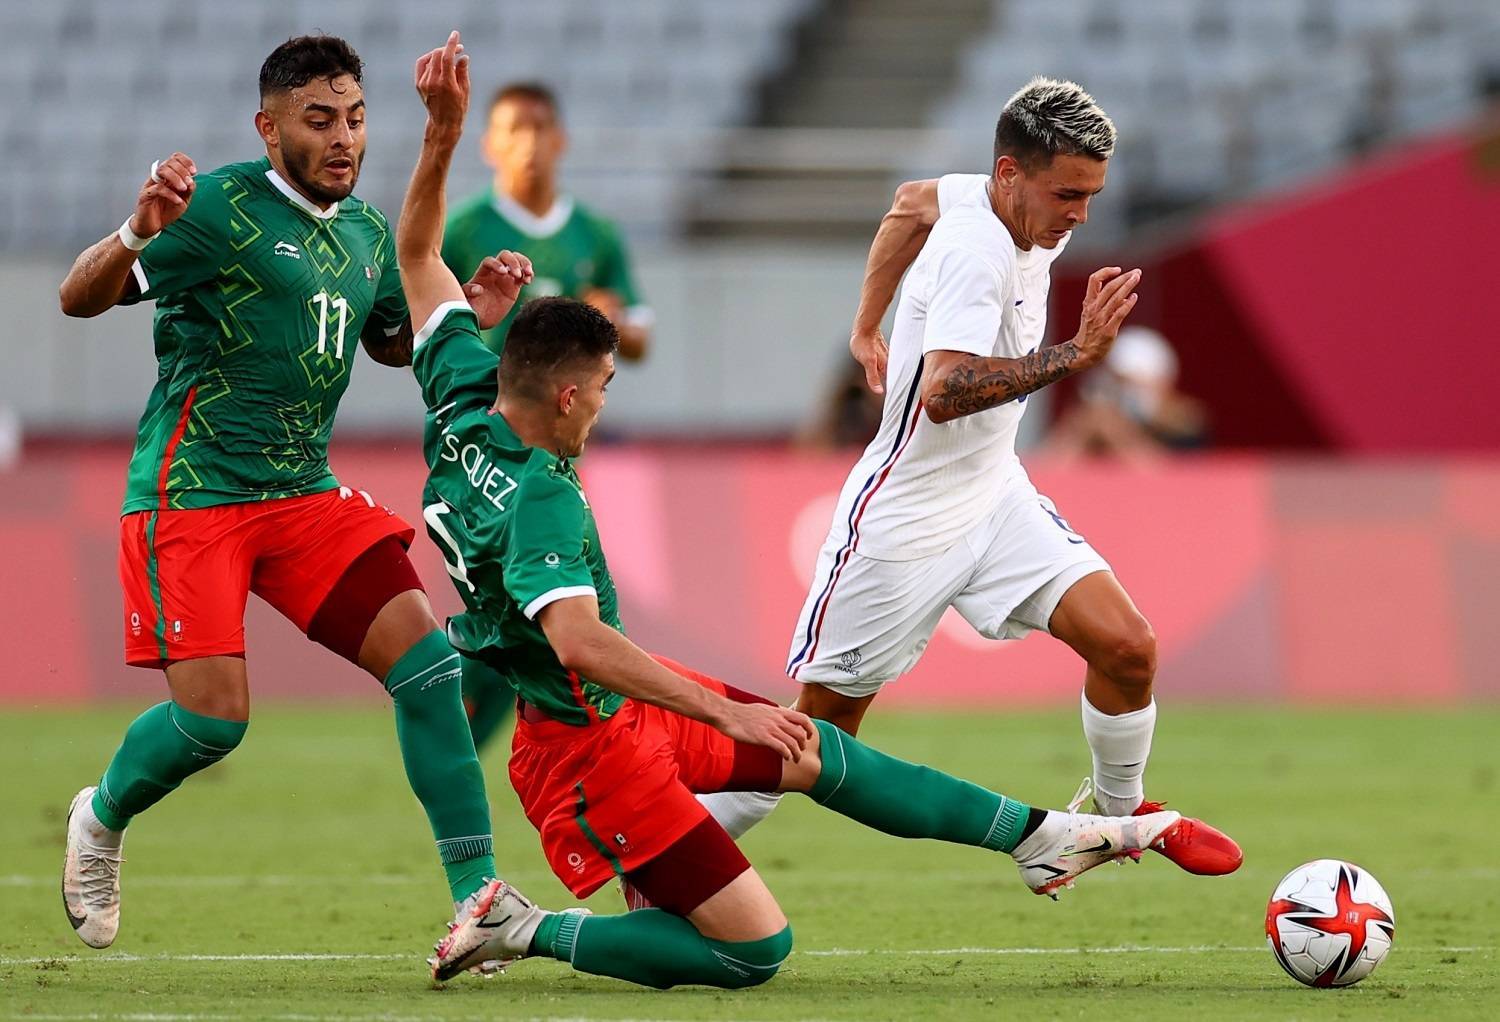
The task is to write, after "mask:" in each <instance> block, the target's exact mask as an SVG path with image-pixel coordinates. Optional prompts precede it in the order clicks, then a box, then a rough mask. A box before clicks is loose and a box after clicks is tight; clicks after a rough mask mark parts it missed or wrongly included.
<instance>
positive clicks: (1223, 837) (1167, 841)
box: [1068, 777, 1245, 877]
mask: <svg viewBox="0 0 1500 1022" xmlns="http://www.w3.org/2000/svg"><path fill="white" fill-rule="evenodd" d="M1093 793H1094V782H1093V778H1090V777H1085V778H1084V779H1083V784H1082V785H1080V786H1079V788H1078V793H1077V794H1076V795H1074V796H1073V801H1072V802H1070V803H1068V812H1070V813H1076V812H1077V811H1078V809H1079V807H1080V806H1082V805H1083V803H1084V802H1085V801H1087V800H1088V798H1089V796H1090V795H1092V794H1093ZM1165 806H1166V803H1165V802H1149V801H1148V802H1142V803H1141V804H1140V805H1138V806H1136V808H1135V812H1133V813H1131V814H1130V815H1132V816H1149V815H1150V814H1152V813H1159V812H1161V811H1162V810H1163V807H1165ZM1094 808H1095V811H1098V808H1099V807H1098V803H1097V802H1096V803H1095V805H1094ZM1151 849H1152V851H1156V852H1160V853H1161V854H1162V855H1165V856H1166V857H1167V858H1168V859H1171V860H1172V861H1173V862H1174V863H1176V864H1177V865H1178V866H1180V867H1181V868H1182V869H1183V870H1185V871H1187V872H1188V873H1195V874H1197V875H1198V876H1206V877H1217V876H1223V875H1224V874H1226V873H1233V872H1234V871H1235V870H1237V869H1239V868H1240V863H1242V862H1244V861H1245V853H1244V852H1243V851H1241V850H1240V846H1239V845H1238V844H1236V843H1235V841H1234V839H1233V838H1231V837H1230V836H1229V835H1228V834H1225V833H1224V832H1223V831H1222V830H1219V829H1218V828H1217V827H1210V826H1209V825H1208V824H1206V823H1204V822H1203V821H1202V820H1195V819H1193V818H1192V817H1191V816H1184V817H1183V818H1182V819H1180V820H1178V821H1177V822H1176V823H1174V824H1173V825H1172V826H1170V827H1168V828H1167V829H1166V830H1164V831H1162V833H1161V835H1160V836H1159V837H1157V838H1156V840H1154V841H1152V842H1151ZM1128 858H1130V859H1133V860H1135V861H1136V862H1140V861H1141V853H1140V852H1132V853H1130V855H1129V856H1128Z"/></svg>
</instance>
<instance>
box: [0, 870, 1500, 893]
mask: <svg viewBox="0 0 1500 1022" xmlns="http://www.w3.org/2000/svg"><path fill="white" fill-rule="evenodd" d="M1283 872H1284V871H1282V870H1279V869H1278V870H1267V869H1249V868H1242V869H1241V870H1240V871H1239V875H1240V876H1241V877H1244V876H1245V875H1247V874H1248V875H1250V876H1265V877H1267V878H1275V879H1279V878H1280V877H1281V876H1282V875H1283ZM876 875H877V874H875V873H873V872H871V873H868V874H866V873H861V872H860V871H858V870H841V871H840V872H839V874H838V876H837V877H836V879H838V880H843V881H858V882H863V880H864V878H865V877H866V876H876ZM878 875H879V876H884V875H885V874H883V873H881V874H878ZM924 876H925V877H926V878H928V879H933V880H951V881H962V882H965V883H972V882H973V880H974V874H973V873H972V872H966V871H961V870H951V871H945V872H936V873H926V874H924ZM1404 876H1406V877H1407V878H1409V879H1413V880H1500V867H1497V866H1473V867H1468V868H1465V869H1414V870H1408V871H1407V872H1406V873H1405V874H1404ZM1125 877H1127V874H1125V873H1116V872H1114V871H1107V872H1105V871H1101V872H1097V873H1094V874H1093V875H1092V876H1090V877H1089V883H1091V884H1094V883H1099V882H1101V881H1102V882H1113V881H1116V880H1119V879H1121V878H1125ZM57 882H58V878H57V876H56V874H47V875H42V876H38V875H35V874H27V873H10V874H0V887H48V888H50V887H56V886H57ZM127 882H128V883H129V884H130V886H132V887H255V886H261V887H292V888H299V887H333V886H337V885H340V884H354V883H357V884H359V885H360V886H362V887H411V886H417V885H426V884H429V883H437V881H436V880H434V879H433V878H432V877H431V876H429V875H427V874H426V873H423V874H421V875H416V874H407V873H377V874H373V875H370V876H352V875H349V874H341V875H339V876H312V875H309V874H300V873H298V874H277V873H261V874H226V875H222V876H134V877H131V878H130V879H129V881H127Z"/></svg>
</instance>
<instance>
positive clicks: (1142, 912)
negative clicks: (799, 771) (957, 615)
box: [0, 703, 1500, 1022]
mask: <svg viewBox="0 0 1500 1022" xmlns="http://www.w3.org/2000/svg"><path fill="white" fill-rule="evenodd" d="M132 714H133V710H132V709H126V708H107V709H91V710H87V711H77V712H67V713H52V712H49V713H14V712H11V713H6V714H4V715H3V716H0V777H3V778H4V784H3V785H0V922H3V925H0V1018H5V1019H34V1020H58V1022H60V1020H65V1019H88V1020H96V1019H100V1020H103V1019H121V1020H137V1022H190V1020H199V1019H203V1020H209V1019H215V1020H216V1019H238V1018H268V1019H283V1020H287V1022H317V1020H323V1019H345V1018H349V1019H352V1018H367V1019H388V1020H407V1019H410V1020H416V1019H490V1018H571V1019H721V1018H722V1019H901V1018H913V1019H926V1020H935V1019H949V1018H986V1019H1007V1018H1015V1019H1052V1018H1084V1019H1099V1018H1104V1017H1109V1018H1149V1019H1151V1020H1153V1022H1161V1020H1166V1019H1178V1018H1183V1019H1188V1018H1190V1019H1195V1020H1197V1019H1203V1018H1212V1019H1215V1020H1218V1019H1325V1018H1327V1019H1333V1018H1339V1019H1383V1018H1391V1019H1409V1018H1421V1019H1424V1020H1432V1019H1448V1018H1472V1019H1493V1018H1496V1017H1500V852H1497V849H1500V820H1497V812H1496V811H1497V809H1500V777H1497V769H1500V768H1497V763H1500V752H1497V742H1496V736H1497V735H1500V712H1497V711H1495V710H1493V709H1485V710H1479V709H1468V710H1464V711H1460V712H1454V713H1414V712H1401V713H1394V712H1392V713H1346V712H1333V711H1328V712H1323V711H1267V710H1246V709H1242V708H1233V707H1222V708H1215V709H1207V708H1197V709H1187V708H1183V707H1178V706H1173V705H1171V704H1170V703H1167V704H1165V705H1164V706H1163V713H1162V718H1161V724H1160V727H1159V729H1158V731H1157V737H1156V749H1155V752H1154V754H1153V757H1152V761H1151V772H1150V774H1149V775H1148V780H1149V782H1150V783H1149V786H1148V791H1149V792H1150V794H1151V795H1152V796H1153V797H1156V798H1166V799H1168V800H1170V801H1171V803H1172V804H1173V805H1174V806H1176V807H1179V808H1181V809H1182V810H1184V811H1186V812H1189V813H1196V814H1200V815H1203V816H1205V817H1207V818H1209V819H1211V820H1213V821H1214V822H1215V823H1217V824H1219V825H1220V826H1222V827H1224V828H1225V829H1226V830H1228V831H1229V832H1230V833H1232V834H1234V835H1236V836H1237V837H1238V838H1239V839H1240V841H1241V842H1242V843H1243V844H1244V847H1245V851H1246V862H1245V866H1244V868H1243V869H1242V870H1241V871H1240V872H1239V873H1238V874H1237V875H1235V876H1232V877H1228V878H1220V879H1204V878H1195V877H1189V876H1187V875H1185V874H1182V873H1180V872H1178V871H1177V870H1176V869H1175V868H1174V867H1173V866H1172V865H1171V864H1170V863H1168V862H1166V861H1165V860H1164V859H1161V858H1160V857H1157V856H1148V857H1147V861H1146V862H1144V863H1143V864H1141V865H1138V866H1134V865H1126V866H1119V867H1115V866H1109V867H1104V868H1102V869H1099V870H1095V871H1094V872H1092V873H1090V874H1089V875H1088V876H1086V877H1084V878H1083V879H1082V880H1081V881H1080V882H1079V884H1078V888H1077V890H1075V891H1072V892H1068V893H1066V894H1065V895H1064V896H1063V899H1062V901H1061V902H1059V903H1057V904H1054V903H1052V902H1050V901H1047V900H1046V899H1042V898H1037V897H1034V896H1033V895H1031V894H1030V893H1028V892H1027V891H1026V890H1025V889H1024V888H1023V887H1022V885H1021V883H1020V881H1019V879H1018V878H1017V876H1016V872H1015V869H1014V867H1013V866H1012V865H1011V864H1010V861H1009V860H1008V858H1006V857H1005V856H1002V855H998V854H994V853H985V852H980V851H975V850H971V849H966V848H955V847H951V846H944V845H938V844H933V843H915V842H902V841H898V840H895V839H892V838H887V837H884V836H883V835H879V834H874V833H870V832H867V831H864V830H862V829H861V828H859V827H858V826H856V825H854V824H852V823H850V822H849V821H846V820H843V819H841V818H839V817H836V816H834V815H832V814H829V813H826V812H824V811H822V810H819V809H818V808H817V807H816V806H814V805H812V804H811V803H809V802H807V801H806V800H805V799H798V798H795V797H791V798H788V800H787V802H786V804H785V805H783V806H782V808H781V809H780V810H778V812H777V813H776V815H774V816H773V817H772V818H771V819H770V820H769V821H768V822H767V823H766V824H765V825H764V826H762V827H761V828H760V829H759V830H758V831H756V832H754V833H753V834H751V835H750V837H749V838H748V839H747V841H746V847H747V851H748V853H749V855H750V858H751V859H752V861H754V862H755V863H756V864H757V865H758V866H759V868H760V869H761V871H762V872H763V873H764V875H765V877H766V879H767V881H768V882H769V883H770V885H771V888H772V890H774V891H775V892H776V893H777V895H778V896H779V897H780V899H781V902H782V905H783V907H784V908H785V909H786V912H787V915H788V916H789V917H790V918H791V920H792V925H793V928H794V931H795V933H796V938H797V950H796V951H795V952H794V954H793V956H792V958H791V959H790V960H789V961H788V962H787V964H786V966H785V967H784V968H783V970H782V972H781V974H780V975H779V976H778V977H777V978H776V979H774V980H773V981H771V983H769V984H767V985H766V986H763V987H760V988H758V989H755V990H749V991H744V992H740V993H722V992H718V991H712V990H706V989H692V988H689V989H680V990H676V991H671V992H666V993H659V992H656V991H650V990H644V989H639V988H635V987H631V986H628V985H627V984H624V983H620V982H616V981H613V980H605V979H597V978H594V977H588V976H580V975H575V974H573V973H572V972H571V971H570V970H569V969H567V968H566V967H565V966H563V965H561V964H560V963H556V962H550V961H527V962H522V963H520V964H518V965H516V966H514V967H513V968H512V969H511V970H510V972H509V974H507V975H505V976H503V977H501V978H498V979H494V980H488V981H486V980H480V979H478V978H472V977H464V978H463V979H461V980H458V981H455V982H452V983H449V984H447V985H446V987H444V988H436V987H434V986H433V984H432V983H431V982H430V981H429V980H428V979H427V978H426V975H425V972H424V967H423V965H422V957H423V954H424V952H425V951H426V950H427V948H428V947H429V946H430V945H431V943H432V942H433V941H434V940H435V939H436V938H437V937H438V935H439V934H440V932H441V929H442V924H443V923H444V922H445V921H446V916H447V909H448V903H447V899H446V889H445V888H444V886H443V884H442V881H441V874H440V871H439V869H438V866H437V859H436V855H435V853H434V852H433V849H432V846H431V843H430V841H429V839H428V834H427V826H426V821H425V819H424V818H423V817H422V815H421V812H420V809H419V808H418V806H417V805H416V802H415V800H414V799H413V798H412V797H411V795H410V793H409V792H408V791H407V790H406V787H405V781H404V778H403V775H402V772H401V767H400V763H399V761H398V758H397V755H396V745H395V739H394V736H393V735H392V733H391V731H392V728H391V722H390V720H389V717H388V715H387V714H386V713H384V712H382V711H381V710H380V709H379V708H371V709H353V710H351V709H348V708H330V709H326V710H325V709H316V708H285V707H283V708H270V709H265V710H264V711H263V712H258V714H257V716H256V719H255V721H254V723H253V724H252V727H251V729H250V733H249V736H248V737H247V739H246V743H245V745H244V746H242V747H241V748H240V750H239V751H238V752H236V753H235V755H234V756H232V757H231V758H230V759H229V760H228V761H227V762H226V763H224V764H222V765H220V766H217V767H214V768H213V769H211V770H210V771H208V772H207V773H206V774H203V775H200V776H198V777H195V778H193V779H192V780H190V781H189V782H188V783H187V784H186V785H185V786H184V787H183V789H182V790H181V791H179V792H178V793H177V794H175V795H174V796H172V797H171V798H169V799H168V800H166V801H165V802H164V803H162V804H161V805H160V806H158V807H157V808H155V809H153V810H152V811H151V812H150V813H149V814H146V815H143V816H142V817H141V818H140V819H139V820H138V821H137V822H136V825H135V826H134V827H132V829H131V834H130V839H129V841H128V842H127V845H126V854H127V857H128V861H127V863H126V864H125V869H124V917H123V919H124V921H123V925H122V928H121V935H120V938H119V940H118V941H117V942H116V944H115V946H114V947H113V948H111V949H110V950H109V951H107V952H93V951H90V950H89V949H88V948H85V947H84V946H83V945H82V944H80V943H79V942H78V940H77V939H76V938H75V937H74V936H73V934H72V932H71V931H70V929H69V928H68V925H67V922H66V919H65V918H64V915H63V911H62V906H61V903H60V899H59V896H58V892H57V870H58V868H59V864H60V860H61V848H62V826H63V815H64V813H65V811H66V807H67V803H68V800H69V798H70V797H71V796H72V794H73V792H74V791H75V790H76V789H77V788H79V787H81V786H82V785H83V784H85V783H91V782H92V781H93V780H94V779H95V778H96V777H97V775H98V773H99V771H100V769H101V768H102V767H103V765H104V763H105V761H106V759H107V757H108V756H109V754H110V752H111V751H112V750H113V748H114V746H115V744H116V742H117V741H118V739H119V736H120V734H121V732H122V731H123V729H124V726H125V724H126V723H127V722H128V720H129V719H130V717H131V716H132ZM865 737H866V738H867V739H868V740H870V741H871V742H872V743H874V744H876V745H879V746H881V747H883V748H885V749H887V750H889V751H891V752H894V753H897V754H900V755H904V756H907V757H909V758H912V759H916V760H921V761H925V762H929V763H933V764H936V765H940V766H942V767H944V768H946V769H948V770H951V771H953V772H955V773H958V774H960V775H962V776H965V777H968V778H971V779H973V780H976V781H979V782H982V783H984V784H986V785H989V786H991V787H994V788H997V789H999V790H1001V791H1005V792H1007V793H1010V794H1012V795H1015V796H1017V797H1019V798H1022V799H1026V800H1034V801H1037V802H1042V803H1049V804H1051V805H1054V806H1056V805H1058V804H1060V803H1061V802H1063V801H1065V800H1066V799H1067V798H1068V797H1069V796H1070V795H1071V794H1072V792H1073V788H1074V786H1075V785H1076V784H1077V782H1078V780H1079V778H1081V777H1082V776H1083V774H1084V773H1085V772H1086V769H1087V763H1088V755H1087V748H1086V746H1085V745H1084V743H1083V739H1082V737H1081V736H1080V734H1079V726H1078V721H1077V717H1076V714H1073V713H1067V712H1055V713H1017V714H993V713H977V712H976V713H964V714H935V713H934V714H910V713H904V714H897V713H881V712H880V711H879V709H878V708H877V710H876V712H875V713H874V714H873V715H872V718H871V721H870V725H869V727H868V730H867V732H866V735H865ZM486 758H487V763H486V767H487V774H488V776H489V778H490V790H491V798H492V801H493V802H494V804H495V807H496V812H495V828H496V839H497V852H498V856H499V861H500V863H501V869H502V870H503V872H504V873H505V874H507V875H508V876H509V877H510V879H512V880H513V881H515V882H516V884H517V885H518V886H519V887H520V888H521V889H522V890H523V891H526V892H527V893H528V894H529V895H530V896H531V897H533V898H536V899H538V900H539V901H541V902H543V903H544V904H550V905H553V906H558V907H562V906H565V905H567V904H570V903H571V900H570V899H568V898H567V896H566V895H565V893H564V891H563V889H562V887H561V886H560V885H559V884H558V883H557V882H556V881H555V880H553V879H552V877H551V875H550V874H549V873H547V872H546V869H545V866H544V865H543V862H542V859H541V855H540V852H539V851H538V848H537V844H536V839H535V835H534V833H533V832H532V830H531V828H530V826H529V825H527V823H526V821H525V820H524V819H523V818H522V816H521V814H520V812H519V810H518V808H517V806H516V802H515V798H514V796H513V794H512V793H511V791H510V788H509V785H508V783H506V782H505V780H504V774H503V761H502V755H501V753H500V751H499V750H495V751H493V752H492V753H491V754H490V755H489V756H487V757H486ZM1319 856H1332V857H1341V858H1348V859H1352V860H1354V861H1356V862H1359V863H1361V864H1362V865H1364V866H1365V867H1366V868H1368V869H1370V870H1371V871H1372V872H1373V873H1374V874H1375V876H1376V877H1378V878H1379V879H1380V881H1381V882H1382V883H1383V884H1384V885H1385V887H1386V889H1387V890H1388V891H1389V892H1390V894H1391V897H1392V898H1393V900H1394V903H1395V907H1396V913H1397V923H1398V925H1397V930H1396V943H1395V950H1394V951H1393V953H1392V954H1391V956H1390V958H1389V959H1387V961H1386V962H1385V963H1384V965H1382V966H1381V968H1380V969H1379V970H1378V971H1377V972H1376V973H1375V975H1374V976H1373V977H1372V978H1371V979H1370V980H1368V981H1366V982H1365V983H1363V984H1361V985H1360V986H1357V987H1354V988H1351V989H1348V990H1342V991H1316V990H1309V989H1305V988H1302V987H1300V986H1297V985H1296V984H1294V983H1292V982H1291V980H1289V979H1288V978H1287V977H1286V976H1284V975H1283V974H1282V973H1281V971H1280V970H1279V969H1278V968H1277V966H1276V964H1275V962H1274V961H1273V960H1272V958H1271V956H1270V954H1269V953H1268V952H1267V951H1266V949H1265V946H1264V938H1263V936H1262V934H1261V925H1262V918H1263V913H1264V911H1265V903H1266V899H1267V897H1268V895H1269V894H1270V891H1271V888H1272V887H1273V885H1274V884H1275V883H1276V881H1277V880H1278V879H1279V878H1280V877H1281V876H1282V874H1283V873H1284V872H1286V871H1287V870H1288V869H1290V868H1291V867H1293V866H1295V865H1297V864H1298V863H1300V862H1303V861H1304V860H1307V859H1312V858H1316V857H1319ZM591 904H592V907H593V909H594V910H595V911H601V912H612V911H616V910H617V908H618V901H617V896H616V895H615V893H614V891H613V889H612V888H607V889H606V890H605V891H603V892H601V893H600V894H599V895H598V896H596V897H595V898H594V899H593V901H592V903H591Z"/></svg>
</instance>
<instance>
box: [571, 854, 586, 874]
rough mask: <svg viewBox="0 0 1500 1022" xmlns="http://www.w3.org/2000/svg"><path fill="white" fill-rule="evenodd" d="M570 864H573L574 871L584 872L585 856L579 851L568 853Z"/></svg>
mask: <svg viewBox="0 0 1500 1022" xmlns="http://www.w3.org/2000/svg"><path fill="white" fill-rule="evenodd" d="M568 865H569V866H571V867H573V872H574V873H582V872H583V856H581V855H579V854H578V853H577V852H569V853H568Z"/></svg>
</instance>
